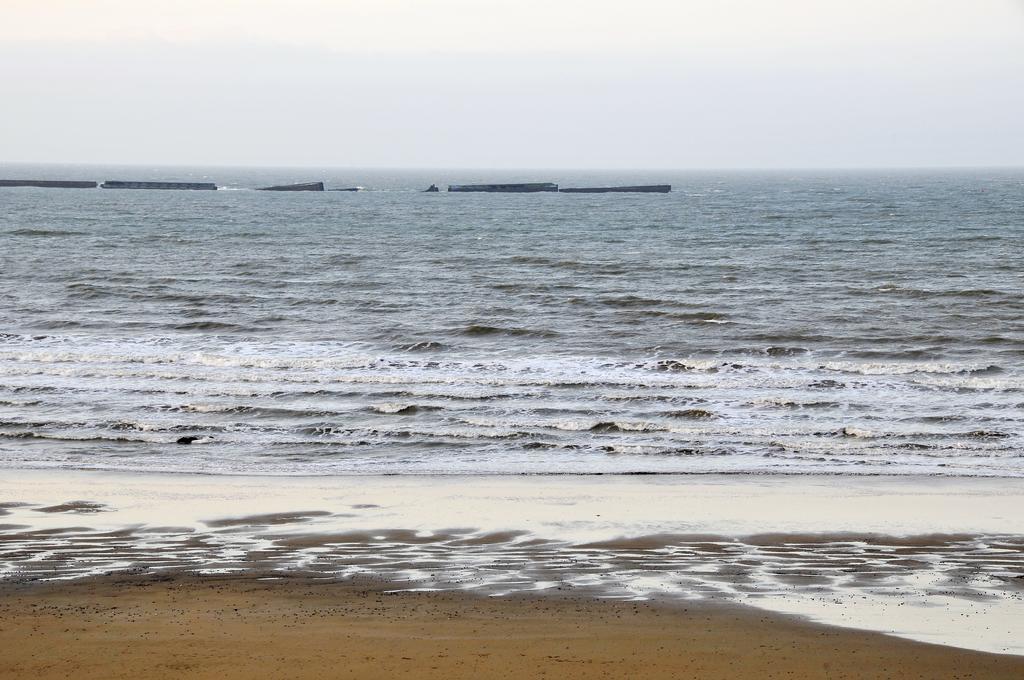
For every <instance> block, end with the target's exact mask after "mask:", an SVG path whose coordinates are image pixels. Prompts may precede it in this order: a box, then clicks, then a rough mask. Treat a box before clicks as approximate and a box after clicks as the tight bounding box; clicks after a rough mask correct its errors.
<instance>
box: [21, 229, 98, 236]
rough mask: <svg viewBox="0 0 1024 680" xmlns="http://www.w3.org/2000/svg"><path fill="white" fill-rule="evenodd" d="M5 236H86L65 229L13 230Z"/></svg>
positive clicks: (82, 233)
mask: <svg viewBox="0 0 1024 680" xmlns="http://www.w3.org/2000/svg"><path fill="white" fill-rule="evenodd" d="M7 234H8V235H9V236H51V237H53V236H88V234H86V233H85V232H84V231H70V230H67V229H15V230H13V231H9V232H7Z"/></svg>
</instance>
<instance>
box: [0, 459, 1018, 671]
mask: <svg viewBox="0 0 1024 680" xmlns="http://www.w3.org/2000/svg"><path fill="white" fill-rule="evenodd" d="M1022 503H1024V483H1022V482H1021V481H1019V480H1015V479H997V480H993V479H990V478H969V479H945V478H944V479H942V480H936V479H932V478H925V479H913V478H911V479H908V478H905V477H888V478H871V479H851V478H838V479H837V478H834V477H818V478H807V477H805V478H802V479H801V478H794V477H790V476H786V477H776V478H768V477H765V476H756V477H748V478H740V477H736V476H732V475H727V476H721V477H717V478H709V477H701V478H696V479H680V478H676V477H673V478H661V477H650V476H626V477H612V476H598V477H588V478H573V477H569V478H566V477H556V478H531V477H525V478H524V477H483V476H480V477H464V476H452V477H444V478H440V477H434V478H424V477H401V476H383V477H381V476H377V477H369V476H361V477H334V478H317V477H304V478H296V477H286V478H268V477H262V476H260V477H244V478H243V477H197V476H188V475H178V476H174V475H167V474H163V473H159V474H143V473H108V472H80V471H67V470H63V471H56V470H45V471H38V470H33V471H17V472H13V473H11V474H7V475H5V476H4V478H3V479H0V565H6V566H4V567H3V569H2V570H0V584H6V586H8V587H10V586H12V585H15V584H16V582H17V581H24V582H26V583H27V582H32V581H39V580H46V579H78V580H81V581H91V580H93V579H96V578H102V576H103V575H104V574H110V573H122V574H123V573H126V572H127V573H132V572H134V573H138V574H151V575H153V574H166V573H180V572H183V571H195V572H200V573H202V572H205V573H207V574H217V573H222V574H234V575H237V576H238V577H240V578H244V577H251V576H252V575H253V574H258V573H264V574H276V575H281V574H292V575H294V574H300V573H305V574H309V575H317V576H318V577H320V578H323V579H327V580H332V581H336V582H348V581H349V580H351V579H352V578H376V579H380V580H383V581H387V582H389V583H392V585H393V586H395V587H398V588H403V589H405V590H410V591H412V590H417V589H439V590H445V591H447V592H458V591H467V592H470V593H475V594H480V595H500V596H504V597H505V598H509V597H512V598H515V597H521V596H524V595H537V594H543V595H556V596H557V594H558V593H560V592H564V593H573V594H575V595H576V596H584V597H586V598H587V599H592V600H601V599H606V600H629V601H634V602H637V601H646V602H656V603H660V604H662V605H667V606H674V605H675V604H678V603H685V604H687V605H689V604H692V603H695V602H698V603H703V604H708V603H712V604H729V603H732V604H737V605H748V606H751V607H757V608H758V610H757V611H760V612H764V613H765V615H766V616H776V615H785V614H791V615H799V616H803V617H806V618H809V619H813V620H814V621H817V622H819V623H827V624H834V625H843V626H846V627H847V628H848V629H851V630H854V629H860V630H875V631H879V632H884V633H887V634H889V635H893V636H900V637H903V638H910V639H914V640H919V641H925V642H935V643H941V644H944V645H951V646H956V647H962V648H971V649H976V650H983V651H990V652H999V653H1014V654H1022V655H1024V646H1022V645H1021V643H1020V640H1021V639H1024V616H1022V615H1021V614H1022V612H1024V604H1022V602H1024V579H1022V578H1021V576H1022V570H1024V536H1021V532H1020V531H1019V529H1018V525H1017V522H1016V517H1017V512H1016V508H1019V507H1020V506H1021V504H1022ZM979 621H983V622H984V625H983V626H979V625H977V623H978V622H979Z"/></svg>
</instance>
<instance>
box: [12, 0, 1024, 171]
mask: <svg viewBox="0 0 1024 680" xmlns="http://www.w3.org/2000/svg"><path fill="white" fill-rule="evenodd" d="M0 5H2V12H0V13H2V16H3V20H2V21H0V162H2V161H8V162H69V163H138V164H179V165H243V166H247V165H253V166H327V167H366V168H370V167H389V168H402V167H408V168H610V169H615V168H651V169H675V168H680V169H683V168H708V169H719V168H811V167H823V168H839V167H854V168H862V167H958V166H1024V123H1022V121H1024V0H970V1H967V0H963V1H954V0H859V1H857V2H840V1H838V0H834V1H828V0H773V1H771V2H769V1H768V0H715V1H712V0H703V1H696V0H629V1H628V2H624V1H623V0H430V1H426V0H361V1H359V2H351V1H349V0H290V1H288V2H282V1H276V2H270V1H267V0H244V1H243V0H175V2H139V1H138V0H131V1H128V0H90V1H89V2H86V1H84V0H0Z"/></svg>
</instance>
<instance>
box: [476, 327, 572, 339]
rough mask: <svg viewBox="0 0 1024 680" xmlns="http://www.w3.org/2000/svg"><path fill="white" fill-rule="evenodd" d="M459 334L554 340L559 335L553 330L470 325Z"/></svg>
mask: <svg viewBox="0 0 1024 680" xmlns="http://www.w3.org/2000/svg"><path fill="white" fill-rule="evenodd" d="M460 332H461V334H462V335H467V336H470V337H479V336H488V335H508V336H513V337H531V338H555V337H558V335H559V333H558V332H557V331H554V330H543V329H531V328H504V327H501V326H488V325H485V324H470V325H468V326H466V327H465V328H463V329H462V330H461V331H460Z"/></svg>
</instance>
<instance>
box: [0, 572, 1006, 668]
mask: <svg viewBox="0 0 1024 680" xmlns="http://www.w3.org/2000/svg"><path fill="white" fill-rule="evenodd" d="M268 579H269V580H268ZM389 586H390V584H388V583H386V582H383V581H375V580H372V579H364V580H361V581H360V582H338V581H326V582H325V581H323V580H321V579H315V578H310V577H307V576H301V575H295V574H292V575H289V576H286V577H281V575H274V576H273V577H269V576H267V575H263V576H261V575H258V574H254V575H250V576H244V577H240V576H205V577H198V576H194V575H189V574H183V573H174V574H163V575H160V576H158V577H138V576H136V577H125V576H110V577H96V578H91V579H84V580H78V581H71V582H62V583H52V582H51V583H36V584H32V585H28V586H26V585H21V586H12V585H10V584H7V585H4V586H2V587H0V647H2V648H3V649H4V650H5V652H4V654H3V655H0V675H3V677H10V678H30V677H31V678H57V677H67V676H68V675H74V677H76V678H83V679H87V678H100V677H102V678H109V677H143V676H145V677H156V678H160V677H168V678H170V677H190V678H214V677H217V678H243V677H258V676H264V677H266V676H271V677H293V678H307V677H309V678H312V677H323V676H324V674H329V675H330V676H331V677H353V678H391V677H398V676H401V675H409V676H410V677H422V678H428V679H431V678H462V677H466V678H468V677H506V678H525V677H541V676H544V675H552V676H555V677H563V676H571V677H574V678H596V677H602V678H619V677H622V678H625V677H649V678H655V679H657V678H672V677H680V676H682V675H685V676H686V677H701V678H732V677H763V678H776V677H789V678H794V677H795V678H817V677H829V678H885V677H894V676H900V677H909V676H924V677H954V676H967V675H969V676H970V677H974V678H1005V677H1013V676H1016V675H1020V674H1022V673H1024V657H1015V656H1006V655H997V654H987V653H982V652H974V651H968V650H962V649H956V648H952V647H945V646H939V645H931V644H925V643H920V642H913V641H909V640H904V639H900V638H894V637H890V636H885V635H881V634H878V633H872V632H863V631H856V630H850V629H841V628H834V627H830V626H822V625H819V624H815V623H810V622H807V621H802V620H800V619H798V618H796V617H792V616H786V615H777V614H770V613H766V612H763V611H759V610H755V609H752V608H746V607H740V606H737V605H723V604H722V603H712V602H698V603H686V604H679V605H672V606H669V605H665V604H663V603H650V602H633V601H608V600H595V599H592V598H589V597H582V598H581V597H578V596H573V595H564V594H563V595H555V596H551V595H546V596H517V597H508V598H489V597H483V596H480V595H474V594H471V593H458V592H451V591H447V592H408V591H406V592H393V591H389V590H388V589H389ZM114 659H116V663H114V662H113V661H112V660H114Z"/></svg>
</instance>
